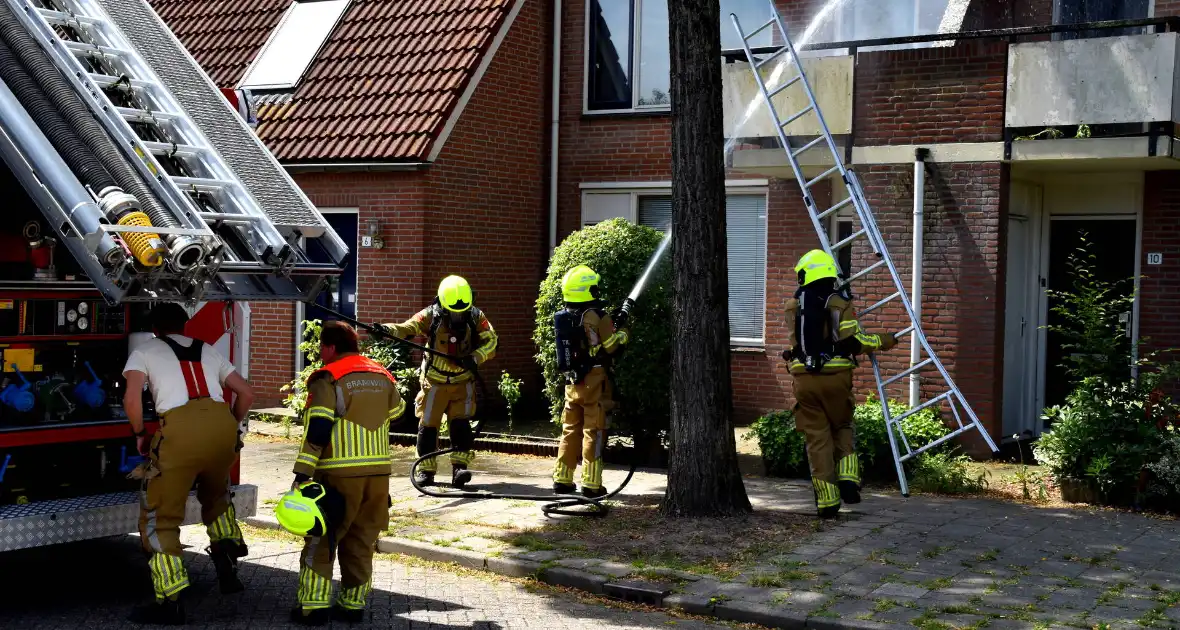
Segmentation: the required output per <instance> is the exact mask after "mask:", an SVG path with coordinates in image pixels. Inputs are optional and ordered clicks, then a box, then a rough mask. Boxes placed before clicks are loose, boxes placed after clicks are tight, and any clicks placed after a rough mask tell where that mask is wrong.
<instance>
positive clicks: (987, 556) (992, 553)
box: [975, 549, 1000, 562]
mask: <svg viewBox="0 0 1180 630" xmlns="http://www.w3.org/2000/svg"><path fill="white" fill-rule="evenodd" d="M998 557H1000V550H999V549H990V550H988V551H985V552H983V553H981V554H979V555H978V556H975V561H976V562H992V561H994V560H995V559H996V558H998Z"/></svg>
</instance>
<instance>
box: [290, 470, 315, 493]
mask: <svg viewBox="0 0 1180 630" xmlns="http://www.w3.org/2000/svg"><path fill="white" fill-rule="evenodd" d="M310 479H311V477H308V476H307V475H305V474H303V473H295V481H293V482H291V490H292V491H295V490H298V489H299V486H300V485H301V484H302V483H304V482H306V481H308V480H310Z"/></svg>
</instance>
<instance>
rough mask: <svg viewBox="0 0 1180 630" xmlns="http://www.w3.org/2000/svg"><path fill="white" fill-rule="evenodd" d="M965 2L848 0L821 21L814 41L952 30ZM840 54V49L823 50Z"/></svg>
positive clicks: (958, 22)
mask: <svg viewBox="0 0 1180 630" xmlns="http://www.w3.org/2000/svg"><path fill="white" fill-rule="evenodd" d="M964 4H965V3H963V2H961V1H959V0H890V1H888V2H881V1H870V2H851V3H848V4H846V5H844V7H843V8H841V9H839V10H837V11H834V12H832V15H831V16H830V17H829V18H827V19H826V21H825V23H821V24H820V26H819V27H818V30H817V32H816V35H815V41H816V42H843V41H858V40H865V39H882V38H886V37H906V36H909V35H933V34H935V33H954V32H956V31H958V30H959V29H960V28H961V27H962V25H963V18H964V17H965V15H966V11H965V10H964V7H963V6H962V5H964ZM939 44H942V45H948V43H947V42H925V43H916V44H898V45H893V46H869V47H866V48H864V49H863V50H896V49H903V48H926V47H933V46H937V45H939ZM825 52H827V53H828V54H843V51H825Z"/></svg>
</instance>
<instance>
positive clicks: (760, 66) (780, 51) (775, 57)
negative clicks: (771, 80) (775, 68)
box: [754, 46, 790, 72]
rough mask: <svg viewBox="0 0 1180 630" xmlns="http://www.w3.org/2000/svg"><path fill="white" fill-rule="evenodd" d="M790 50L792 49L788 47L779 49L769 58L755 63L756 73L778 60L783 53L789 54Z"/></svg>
mask: <svg viewBox="0 0 1180 630" xmlns="http://www.w3.org/2000/svg"><path fill="white" fill-rule="evenodd" d="M788 50H790V49H789V48H787V47H786V46H783V47H782V48H779V49H778V50H776V51H774V52H773V53H770V56H769V57H767V58H765V59H759V60H758V61H755V62H754V71H755V72H757V71H759V70H761V69H762V66H765V65H766V64H768V63H770V62H772V61H774V60H775V59H778V58H779V55H782V54H783V53H785V52H787V51H788Z"/></svg>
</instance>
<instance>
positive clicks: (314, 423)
mask: <svg viewBox="0 0 1180 630" xmlns="http://www.w3.org/2000/svg"><path fill="white" fill-rule="evenodd" d="M394 383H395V380H394V378H393V376H392V375H391V374H390V373H389V372H387V371H386V370H385V368H383V367H381V365H380V364H378V363H377V362H376V361H373V360H372V359H369V358H368V357H365V356H361V355H359V354H349V355H344V356H343V357H341V358H340V359H338V360H336V361H333V362H332V363H329V364H328V365H325V366H324V367H323V368H322V369H320V370H319V371H317V372H315V373H314V374H312V375H311V376H310V377H308V379H307V405H306V407H305V410H304V413H303V416H304V418H303V420H304V424H303V445H302V447H301V448H300V449H299V455H298V456H297V457H296V458H295V474H296V475H307V476H308V477H313V476H314V475H315V473H317V472H320V473H323V472H327V473H329V474H331V475H334V476H339V477H364V476H369V475H388V474H390V472H391V466H390V461H389V423H390V422H391V421H393V420H396V419H398V418H399V417H401V415H402V412H403V411H405V408H406V403H405V401H403V400H402V398H401V395H400V394H399V393H398V391H397V386H396V385H395V384H394Z"/></svg>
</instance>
